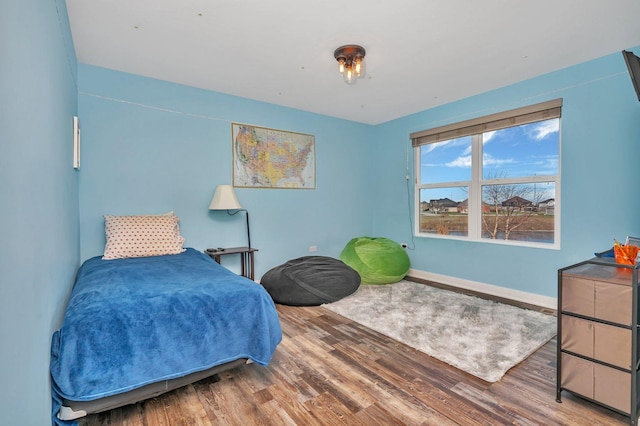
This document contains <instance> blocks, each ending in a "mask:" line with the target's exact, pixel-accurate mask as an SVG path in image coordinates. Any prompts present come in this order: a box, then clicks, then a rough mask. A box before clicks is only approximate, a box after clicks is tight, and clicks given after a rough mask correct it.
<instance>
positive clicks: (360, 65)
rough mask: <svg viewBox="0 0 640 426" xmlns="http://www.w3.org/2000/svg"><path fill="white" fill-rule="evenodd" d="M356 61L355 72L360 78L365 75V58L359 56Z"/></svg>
mask: <svg viewBox="0 0 640 426" xmlns="http://www.w3.org/2000/svg"><path fill="white" fill-rule="evenodd" d="M354 62H355V73H356V76H357V77H358V78H360V77H363V76H364V60H363V58H361V57H359V58H356V59H355V60H354Z"/></svg>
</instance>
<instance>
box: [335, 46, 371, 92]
mask: <svg viewBox="0 0 640 426" xmlns="http://www.w3.org/2000/svg"><path fill="white" fill-rule="evenodd" d="M365 53H366V52H365V50H364V47H362V46H358V45H357V44H347V45H346V46H340V47H338V48H337V49H336V51H335V52H333V56H334V57H335V58H336V60H337V61H338V64H339V70H340V74H342V77H343V78H344V82H345V83H347V84H354V83H355V82H356V79H358V78H361V77H364V55H365Z"/></svg>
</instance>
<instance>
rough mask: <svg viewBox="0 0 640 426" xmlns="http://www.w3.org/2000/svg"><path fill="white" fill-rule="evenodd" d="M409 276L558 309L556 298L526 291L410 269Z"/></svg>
mask: <svg viewBox="0 0 640 426" xmlns="http://www.w3.org/2000/svg"><path fill="white" fill-rule="evenodd" d="M407 275H408V276H410V277H414V278H419V279H422V280H426V281H433V282H436V283H441V284H445V285H448V286H451V287H456V288H462V289H465V290H471V291H476V292H478V293H484V294H490V295H492V296H497V297H502V298H504V299H510V300H515V301H518V302H523V303H528V304H530V305H535V306H540V307H543V308H548V309H554V310H555V309H557V308H558V299H557V298H555V297H549V296H542V295H540V294H535V293H527V292H526V291H520V290H513V289H510V288H506V287H500V286H497V285H492V284H485V283H481V282H478V281H471V280H465V279H462V278H456V277H451V276H448V275H440V274H434V273H433V272H426V271H420V270H418V269H409V272H408V273H407Z"/></svg>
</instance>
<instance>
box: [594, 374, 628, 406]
mask: <svg viewBox="0 0 640 426" xmlns="http://www.w3.org/2000/svg"><path fill="white" fill-rule="evenodd" d="M593 383H594V385H593V397H594V398H593V399H595V400H596V401H599V402H601V403H603V404H606V405H608V406H610V407H613V408H617V409H618V410H620V411H622V412H624V413H627V414H629V413H630V412H631V395H630V392H629V390H630V389H631V374H630V373H625V372H624V371H620V370H615V369H613V368H609V367H606V366H604V365H599V364H595V365H594V366H593Z"/></svg>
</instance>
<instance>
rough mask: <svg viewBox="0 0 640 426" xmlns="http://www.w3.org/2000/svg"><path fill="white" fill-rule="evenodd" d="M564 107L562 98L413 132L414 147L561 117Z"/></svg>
mask: <svg viewBox="0 0 640 426" xmlns="http://www.w3.org/2000/svg"><path fill="white" fill-rule="evenodd" d="M561 109H562V99H554V100H552V101H547V102H542V103H539V104H535V105H529V106H526V107H522V108H516V109H512V110H510V111H504V112H499V113H497V114H491V115H486V116H484V117H478V118H473V119H471V120H465V121H461V122H459V123H453V124H447V125H445V126H440V127H435V128H433V129H429V130H422V131H420V132H415V133H411V135H410V137H411V141H412V145H413V146H414V147H417V146H420V145H426V144H430V143H434V142H440V141H446V140H449V139H456V138H461V137H464V136H469V135H475V134H478V133H484V132H490V131H493V130H499V129H504V128H507V127H513V126H519V125H522V124H529V123H534V122H536V121H542V120H549V119H552V118H559V117H560V115H561Z"/></svg>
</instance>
